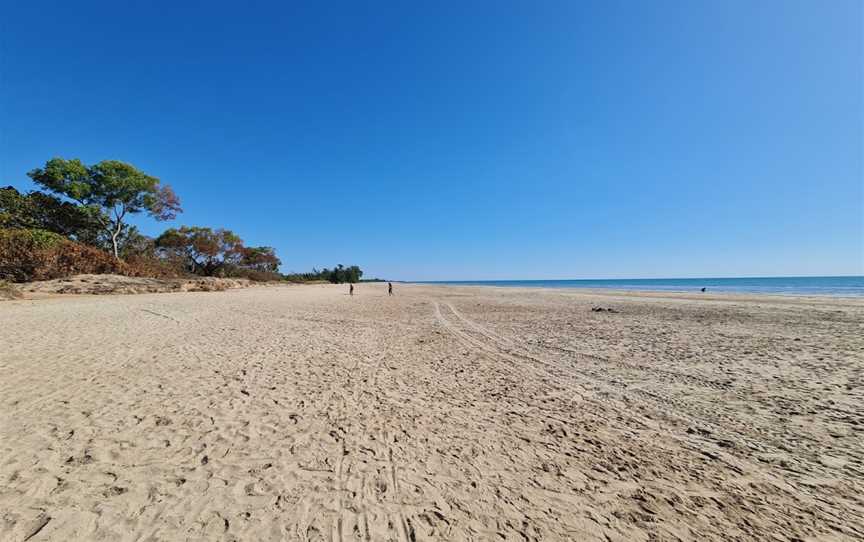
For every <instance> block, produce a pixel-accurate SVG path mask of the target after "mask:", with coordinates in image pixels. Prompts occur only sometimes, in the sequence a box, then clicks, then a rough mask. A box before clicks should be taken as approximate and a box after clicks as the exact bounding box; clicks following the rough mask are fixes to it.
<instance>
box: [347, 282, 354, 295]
mask: <svg viewBox="0 0 864 542" xmlns="http://www.w3.org/2000/svg"><path fill="white" fill-rule="evenodd" d="M348 295H350V296H353V295H354V285H353V284H349V285H348Z"/></svg>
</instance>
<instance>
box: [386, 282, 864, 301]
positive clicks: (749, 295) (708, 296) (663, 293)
mask: <svg viewBox="0 0 864 542" xmlns="http://www.w3.org/2000/svg"><path fill="white" fill-rule="evenodd" d="M398 284H402V285H410V286H418V287H446V288H484V289H485V288H489V289H496V290H500V291H502V292H507V291H522V292H524V293H528V292H555V293H557V294H565V295H566V294H574V293H580V292H581V293H584V294H585V295H598V296H602V295H609V296H631V297H658V298H663V297H668V298H669V299H691V300H693V301H699V300H705V301H723V300H726V299H729V300H758V299H760V298H764V299H765V300H783V299H789V300H802V301H808V300H812V301H831V300H836V301H848V302H853V303H854V302H860V303H861V304H864V294H862V295H851V296H850V295H845V296H844V295H836V294H811V293H801V294H795V293H771V292H730V291H717V290H713V291H712V290H709V291H706V292H704V293H703V292H698V291H696V292H693V291H689V290H651V289H644V290H643V289H638V290H637V289H615V288H589V287H581V286H579V287H555V286H525V285H513V286H501V285H497V284H473V283H472V284H456V283H431V282H400V283H398Z"/></svg>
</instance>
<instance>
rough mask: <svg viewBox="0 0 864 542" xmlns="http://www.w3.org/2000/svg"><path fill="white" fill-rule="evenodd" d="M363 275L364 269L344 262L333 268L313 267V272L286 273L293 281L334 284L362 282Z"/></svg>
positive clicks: (288, 278) (287, 278) (287, 277)
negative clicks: (346, 265)
mask: <svg viewBox="0 0 864 542" xmlns="http://www.w3.org/2000/svg"><path fill="white" fill-rule="evenodd" d="M362 276H363V271H362V270H361V269H360V268H359V267H357V266H356V265H351V266H348V267H345V266H343V265H342V264H339V265H337V266H336V267H334V268H333V269H327V268H326V267H325V268H324V269H321V270H320V271H319V270H318V269H314V268H313V269H312V272H311V273H291V274H287V275H284V277H285V280H289V281H291V282H332V283H333V284H343V283H347V282H352V283H353V282H360V278H361V277H362Z"/></svg>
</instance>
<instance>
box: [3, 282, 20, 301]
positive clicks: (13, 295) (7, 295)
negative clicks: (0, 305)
mask: <svg viewBox="0 0 864 542" xmlns="http://www.w3.org/2000/svg"><path fill="white" fill-rule="evenodd" d="M21 297H22V294H21V292H19V291H18V288H16V287H15V285H14V284H10V283H8V282H6V281H2V280H0V301H4V300H7V299H19V298H21Z"/></svg>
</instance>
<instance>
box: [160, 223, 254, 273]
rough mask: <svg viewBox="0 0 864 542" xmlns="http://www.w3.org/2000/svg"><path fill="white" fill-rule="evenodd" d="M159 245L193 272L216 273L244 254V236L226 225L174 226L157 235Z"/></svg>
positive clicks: (235, 262)
mask: <svg viewBox="0 0 864 542" xmlns="http://www.w3.org/2000/svg"><path fill="white" fill-rule="evenodd" d="M156 247H157V249H159V250H161V251H163V252H164V253H165V254H166V256H167V257H174V258H179V259H180V260H182V261H183V263H184V264H185V265H186V266H187V268H188V269H189V271H191V272H192V273H203V274H205V275H208V276H212V275H215V274H216V273H217V272H218V271H219V270H220V269H222V268H223V267H225V266H226V265H232V264H237V263H238V262H240V261H241V259H242V257H243V250H244V247H243V240H242V239H240V237H239V236H238V235H237V234H235V233H234V232H232V231H231V230H226V229H221V228H220V229H217V230H214V229H211V228H203V227H199V226H182V227H180V228H171V229H168V230H165V232H164V233H163V234H162V235H160V236H159V237H158V238H156Z"/></svg>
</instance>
